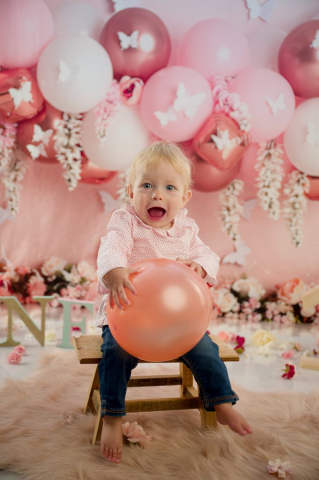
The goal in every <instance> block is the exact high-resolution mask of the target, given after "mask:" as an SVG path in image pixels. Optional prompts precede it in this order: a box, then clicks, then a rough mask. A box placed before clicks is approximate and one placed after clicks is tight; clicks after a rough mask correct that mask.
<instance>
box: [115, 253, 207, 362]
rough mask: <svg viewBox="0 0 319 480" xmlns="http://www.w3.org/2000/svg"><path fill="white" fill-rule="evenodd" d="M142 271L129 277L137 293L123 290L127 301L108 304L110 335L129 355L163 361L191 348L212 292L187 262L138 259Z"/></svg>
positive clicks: (199, 335)
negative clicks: (112, 305)
mask: <svg viewBox="0 0 319 480" xmlns="http://www.w3.org/2000/svg"><path fill="white" fill-rule="evenodd" d="M134 266H141V267H143V270H142V272H140V273H136V274H132V275H131V277H130V279H131V281H132V283H133V284H134V286H135V288H136V291H137V295H133V294H132V293H131V292H130V291H129V290H127V289H126V294H127V297H128V299H129V301H130V303H131V305H129V306H128V305H123V310H120V309H119V308H118V307H117V306H116V305H115V306H114V308H113V309H112V310H111V309H110V307H109V303H108V304H107V318H108V324H109V327H110V330H111V332H112V334H113V336H114V338H115V340H116V341H117V342H118V343H119V345H121V347H122V348H123V349H124V350H126V351H127V352H128V353H130V354H131V355H134V356H135V357H137V358H140V359H142V360H147V361H150V362H165V361H168V360H172V359H174V358H177V357H179V356H180V355H183V354H185V353H186V352H188V351H189V350H191V349H192V348H193V347H195V345H196V344H197V343H198V342H199V340H200V339H201V338H202V337H203V335H204V334H205V332H206V330H207V326H208V324H209V320H210V316H211V313H212V306H213V302H212V296H211V294H210V291H209V288H208V286H207V284H206V283H205V282H204V281H203V280H202V278H201V277H200V276H199V275H198V273H195V272H194V271H193V270H191V269H190V268H189V267H187V266H186V265H183V264H182V263H179V262H176V261H175V260H168V259H165V258H154V259H148V260H143V261H142V262H138V263H136V264H135V265H134Z"/></svg>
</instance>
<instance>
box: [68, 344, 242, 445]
mask: <svg viewBox="0 0 319 480" xmlns="http://www.w3.org/2000/svg"><path fill="white" fill-rule="evenodd" d="M210 338H211V339H212V340H213V342H215V343H217V345H218V346H219V356H220V358H221V359H222V360H223V361H224V362H238V361H239V355H238V354H237V353H236V352H235V350H234V349H233V348H231V347H230V346H229V345H227V344H226V343H224V342H223V341H221V340H220V339H219V338H218V337H216V336H215V335H210ZM72 342H73V345H74V349H75V351H76V354H77V357H78V359H79V362H80V363H84V364H88V363H96V364H98V363H99V362H100V360H101V358H102V352H101V349H100V348H101V344H102V337H101V336H100V335H82V336H80V337H77V338H76V337H72ZM139 362H140V363H151V362H145V361H144V360H140V361H139ZM172 362H175V363H176V362H179V367H180V374H179V375H153V376H132V377H131V379H130V381H129V384H128V386H129V387H158V386H161V385H180V393H181V396H180V397H178V398H153V399H151V400H150V399H140V400H126V401H125V408H126V412H127V413H131V412H157V411H163V410H185V409H189V408H198V409H199V411H200V416H201V424H202V428H204V429H205V428H209V427H216V426H217V420H216V413H215V412H206V410H204V406H203V402H202V399H201V398H200V396H199V387H197V390H196V388H195V387H194V386H193V381H194V377H193V374H192V372H191V371H190V370H189V368H188V367H186V365H184V363H183V362H182V361H181V360H180V359H179V358H176V359H174V360H170V362H169V363H172ZM162 363H166V362H162ZM99 386H100V384H99V370H98V365H97V366H96V368H95V370H94V373H93V377H92V382H91V386H90V388H89V391H88V396H87V401H86V403H85V407H84V413H87V412H89V411H91V412H92V413H95V414H97V419H96V423H95V429H94V434H93V440H92V444H93V445H94V444H95V443H96V442H97V441H99V440H100V438H101V432H102V418H101V416H100V412H101V401H100V391H99Z"/></svg>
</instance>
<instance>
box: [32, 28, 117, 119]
mask: <svg viewBox="0 0 319 480" xmlns="http://www.w3.org/2000/svg"><path fill="white" fill-rule="evenodd" d="M112 75H113V70H112V64H111V60H110V57H109V56H108V54H107V53H106V51H105V49H104V48H103V47H102V46H101V45H100V44H99V43H98V42H97V41H95V40H93V38H90V37H84V36H81V35H78V36H72V37H66V38H57V39H56V40H54V41H53V42H51V43H50V45H48V47H47V48H46V49H45V50H44V52H43V53H42V55H41V57H40V60H39V63H38V67H37V79H38V84H39V88H40V90H41V92H42V95H43V96H44V98H45V99H46V100H47V101H48V102H49V103H50V104H51V105H53V106H54V107H55V108H57V109H58V110H61V111H63V112H68V113H75V114H76V113H79V112H82V113H83V112H86V111H88V110H90V109H91V108H94V107H95V106H96V105H97V104H98V103H99V102H100V101H101V100H102V99H103V98H104V97H105V95H106V92H107V90H108V89H109V87H110V85H111V82H112Z"/></svg>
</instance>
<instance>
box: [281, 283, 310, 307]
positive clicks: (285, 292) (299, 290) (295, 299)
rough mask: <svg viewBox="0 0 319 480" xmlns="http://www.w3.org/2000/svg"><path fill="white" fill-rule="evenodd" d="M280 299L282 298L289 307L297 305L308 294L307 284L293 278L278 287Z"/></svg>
mask: <svg viewBox="0 0 319 480" xmlns="http://www.w3.org/2000/svg"><path fill="white" fill-rule="evenodd" d="M276 288H277V290H278V298H281V299H282V300H284V301H285V302H287V303H288V304H289V305H296V304H297V303H299V302H300V301H301V298H302V295H303V294H304V293H305V292H306V289H307V287H306V284H305V283H304V282H303V281H302V280H301V279H300V278H293V279H292V280H289V282H286V283H284V284H283V285H281V286H280V285H279V286H278V285H276Z"/></svg>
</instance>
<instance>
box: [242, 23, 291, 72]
mask: <svg viewBox="0 0 319 480" xmlns="http://www.w3.org/2000/svg"><path fill="white" fill-rule="evenodd" d="M286 36H287V33H286V32H284V31H283V30H278V28H275V27H272V26H271V25H267V24H265V25H262V26H260V27H259V28H258V30H256V31H255V32H253V33H251V34H249V35H247V40H248V43H249V46H250V62H251V66H252V67H257V68H268V69H270V70H274V71H275V72H278V52H279V50H280V47H281V44H282V42H283V41H284V39H285V38H286Z"/></svg>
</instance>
